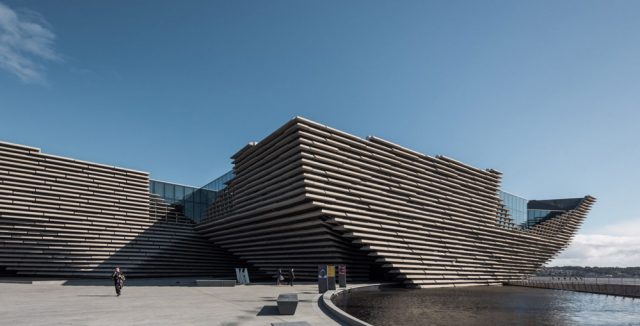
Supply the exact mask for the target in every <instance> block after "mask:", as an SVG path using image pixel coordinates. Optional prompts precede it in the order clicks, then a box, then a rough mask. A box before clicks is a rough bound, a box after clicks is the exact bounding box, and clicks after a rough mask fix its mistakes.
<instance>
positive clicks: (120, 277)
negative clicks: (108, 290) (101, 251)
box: [111, 267, 126, 296]
mask: <svg viewBox="0 0 640 326" xmlns="http://www.w3.org/2000/svg"><path fill="white" fill-rule="evenodd" d="M111 278H112V279H113V285H114V286H115V287H116V294H117V295H118V296H120V291H122V287H123V286H124V280H125V279H126V278H125V277H124V274H123V273H122V272H121V271H120V267H116V270H115V271H114V272H113V275H111Z"/></svg>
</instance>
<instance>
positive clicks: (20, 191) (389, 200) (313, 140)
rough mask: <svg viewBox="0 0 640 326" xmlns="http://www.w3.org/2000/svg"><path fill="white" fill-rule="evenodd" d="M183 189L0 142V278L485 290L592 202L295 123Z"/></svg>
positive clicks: (562, 232) (531, 266) (515, 272)
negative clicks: (269, 280)
mask: <svg viewBox="0 0 640 326" xmlns="http://www.w3.org/2000/svg"><path fill="white" fill-rule="evenodd" d="M232 159H233V164H234V167H233V171H231V172H230V173H228V174H226V175H224V176H223V177H221V178H219V179H217V180H215V181H213V182H211V183H209V184H207V185H205V186H204V187H189V186H183V185H177V184H173V183H168V182H162V181H155V180H149V176H148V174H147V173H145V172H139V171H132V170H127V169H122V168H116V167H111V166H104V165H99V164H95V163H89V162H83V161H77V160H72V159H68V158H61V157H56V156H52V155H47V154H43V153H41V152H40V151H39V150H38V149H36V148H31V147H25V146H20V145H13V144H8V143H0V273H2V272H4V273H9V274H11V273H13V274H18V275H47V276H104V275H105V274H107V273H109V272H110V271H111V269H112V268H113V267H114V266H116V265H120V266H122V267H123V268H124V269H125V272H126V273H128V274H129V275H132V276H167V275H210V276H219V277H226V276H232V275H233V268H234V267H249V268H250V269H251V273H252V275H253V276H269V277H273V276H274V275H275V273H276V271H277V270H278V268H282V269H285V268H290V267H293V268H295V269H296V276H297V277H298V278H302V279H309V280H312V279H315V278H316V277H317V265H318V264H346V265H347V271H348V276H349V278H350V279H353V280H387V281H399V282H402V283H404V284H406V285H407V286H411V287H430V286H451V285H474V284H494V283H499V282H503V281H506V280H511V279H519V278H521V277H523V276H525V275H529V274H532V273H534V272H535V271H536V270H537V269H538V268H540V267H541V266H542V265H543V264H545V263H546V262H548V261H549V260H550V259H552V258H553V257H554V256H555V255H557V254H558V253H559V252H560V251H561V250H562V249H563V248H565V247H566V246H567V245H568V244H569V242H570V241H571V238H572V237H573V236H574V234H575V233H576V231H577V229H578V228H579V226H580V224H581V223H582V221H583V219H584V218H585V216H586V214H587V212H588V210H589V208H590V207H591V205H592V204H593V202H594V200H595V199H594V198H593V197H590V196H586V197H584V198H573V199H559V200H531V201H527V200H526V199H524V198H520V197H517V196H514V195H511V194H509V193H506V192H503V191H501V190H500V178H501V174H500V173H499V172H497V171H495V170H481V169H477V168H474V167H471V166H469V165H465V164H463V163H460V162H457V161H455V160H453V159H450V158H447V157H444V156H435V157H431V156H427V155H424V154H421V153H417V152H415V151H412V150H409V149H406V148H403V147H401V146H398V145H395V144H393V143H390V142H387V141H385V140H382V139H380V138H376V137H368V138H367V139H361V138H359V137H355V136H352V135H349V134H347V133H344V132H341V131H338V130H335V129H333V128H330V127H327V126H324V125H321V124H318V123H315V122H312V121H309V120H306V119H304V118H298V117H297V118H294V119H293V120H291V121H289V122H288V123H286V124H285V125H284V126H282V127H281V128H279V129H278V130H276V131H275V132H274V133H272V134H271V135H269V136H268V137H266V138H265V139H263V140H262V141H260V142H259V143H250V144H249V145H247V146H245V147H244V148H242V149H241V150H240V151H239V152H238V153H236V154H235V155H233V157H232Z"/></svg>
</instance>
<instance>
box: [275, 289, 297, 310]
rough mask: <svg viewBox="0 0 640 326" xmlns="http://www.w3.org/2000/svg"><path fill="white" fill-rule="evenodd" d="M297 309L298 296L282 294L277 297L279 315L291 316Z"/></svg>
mask: <svg viewBox="0 0 640 326" xmlns="http://www.w3.org/2000/svg"><path fill="white" fill-rule="evenodd" d="M297 307H298V295H297V294H295V293H283V294H281V295H279V296H278V311H279V312H280V314H281V315H293V314H295V313H296V308H297Z"/></svg>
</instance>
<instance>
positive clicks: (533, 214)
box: [523, 209, 565, 228]
mask: <svg viewBox="0 0 640 326" xmlns="http://www.w3.org/2000/svg"><path fill="white" fill-rule="evenodd" d="M564 212H565V211H562V210H550V209H529V210H528V211H527V223H526V224H525V225H523V227H525V228H530V227H532V226H534V225H536V224H538V223H541V222H544V221H546V220H548V219H550V218H552V217H554V216H557V215H560V214H562V213H564Z"/></svg>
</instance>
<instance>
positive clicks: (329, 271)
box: [327, 265, 336, 277]
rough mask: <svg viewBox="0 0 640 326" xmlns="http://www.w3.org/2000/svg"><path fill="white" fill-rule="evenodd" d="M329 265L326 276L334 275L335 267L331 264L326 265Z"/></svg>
mask: <svg viewBox="0 0 640 326" xmlns="http://www.w3.org/2000/svg"><path fill="white" fill-rule="evenodd" d="M327 267H329V268H328V270H327V276H328V277H336V267H335V266H333V265H329V266H327Z"/></svg>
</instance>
